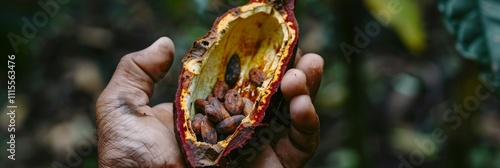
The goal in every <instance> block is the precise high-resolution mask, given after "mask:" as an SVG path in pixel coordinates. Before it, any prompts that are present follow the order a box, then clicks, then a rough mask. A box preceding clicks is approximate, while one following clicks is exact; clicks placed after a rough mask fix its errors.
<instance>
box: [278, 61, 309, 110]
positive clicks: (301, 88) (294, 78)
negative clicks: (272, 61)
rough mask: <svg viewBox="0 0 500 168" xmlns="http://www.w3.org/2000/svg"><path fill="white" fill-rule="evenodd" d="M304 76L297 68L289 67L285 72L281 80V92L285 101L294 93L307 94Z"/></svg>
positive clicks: (288, 100) (307, 89)
mask: <svg viewBox="0 0 500 168" xmlns="http://www.w3.org/2000/svg"><path fill="white" fill-rule="evenodd" d="M306 78H307V77H306V74H304V72H302V71H301V70H299V69H290V70H288V71H287V72H286V73H285V76H283V79H282V80H281V92H282V93H283V97H284V98H285V100H286V101H287V102H290V100H291V99H292V97H293V96H296V95H303V94H304V95H309V88H308V87H307V79H306Z"/></svg>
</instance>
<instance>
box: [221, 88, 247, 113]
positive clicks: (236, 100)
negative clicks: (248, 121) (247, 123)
mask: <svg viewBox="0 0 500 168" xmlns="http://www.w3.org/2000/svg"><path fill="white" fill-rule="evenodd" d="M224 98H225V99H226V101H225V102H224V107H226V110H227V111H228V112H229V114H230V115H238V114H241V112H242V111H243V99H242V98H241V96H240V94H239V93H238V91H236V90H234V89H231V90H229V91H227V93H226V96H225V97H224Z"/></svg>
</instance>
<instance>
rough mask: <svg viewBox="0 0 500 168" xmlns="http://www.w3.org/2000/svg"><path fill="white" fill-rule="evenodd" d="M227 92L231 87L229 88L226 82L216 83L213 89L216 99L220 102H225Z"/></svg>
mask: <svg viewBox="0 0 500 168" xmlns="http://www.w3.org/2000/svg"><path fill="white" fill-rule="evenodd" d="M227 90H229V86H227V84H226V82H223V81H217V82H215V85H214V89H213V94H214V97H216V98H217V99H219V100H220V101H224V95H226V92H227Z"/></svg>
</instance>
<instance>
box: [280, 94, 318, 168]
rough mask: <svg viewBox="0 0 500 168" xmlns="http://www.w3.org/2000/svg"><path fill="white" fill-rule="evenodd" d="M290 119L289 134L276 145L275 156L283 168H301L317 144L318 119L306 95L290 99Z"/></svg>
mask: <svg viewBox="0 0 500 168" xmlns="http://www.w3.org/2000/svg"><path fill="white" fill-rule="evenodd" d="M290 117H291V121H292V125H291V128H290V132H289V134H288V136H285V137H283V138H281V139H280V140H278V142H277V143H276V147H275V150H276V155H278V157H279V158H280V160H281V162H282V163H283V164H284V165H285V166H284V167H303V166H304V165H305V164H306V163H307V161H308V160H309V159H310V158H311V156H312V155H313V154H314V152H315V151H316V148H317V147H318V142H319V118H318V115H317V114H316V110H315V109H314V106H313V104H312V101H311V99H310V97H309V96H308V95H299V96H294V97H293V98H292V99H291V101H290Z"/></svg>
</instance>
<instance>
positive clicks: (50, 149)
mask: <svg viewBox="0 0 500 168" xmlns="http://www.w3.org/2000/svg"><path fill="white" fill-rule="evenodd" d="M67 1H68V2H67V3H64V2H65V1H61V2H58V1H55V0H52V1H50V2H58V3H57V4H58V7H59V8H58V10H57V12H54V13H53V14H54V15H53V16H51V15H50V13H45V14H46V16H48V17H47V21H46V23H43V22H42V21H43V20H41V21H40V22H42V23H39V24H38V25H34V26H35V28H36V31H35V32H30V33H31V34H32V35H33V37H31V38H26V37H24V38H25V39H26V43H22V44H20V45H19V46H18V47H19V50H18V51H17V52H16V51H15V50H14V49H13V47H12V45H11V43H10V42H9V39H8V34H9V33H14V34H17V35H19V36H23V25H25V24H27V23H26V22H23V18H26V19H27V20H28V21H29V22H31V23H32V24H33V16H36V15H40V14H37V13H40V12H46V11H45V10H44V8H43V7H42V6H40V5H39V4H38V3H39V2H47V1H46V0H40V1H31V0H15V1H2V2H1V3H0V4H1V6H0V11H2V15H1V18H2V19H1V28H0V30H1V32H2V34H0V35H1V37H2V39H3V40H2V44H1V45H0V48H1V51H2V57H3V59H2V60H5V62H6V59H7V58H6V55H10V54H15V55H16V60H15V62H16V67H15V70H16V104H17V106H18V109H17V113H16V161H8V160H7V152H6V151H5V150H4V149H6V148H7V144H6V143H5V142H7V141H8V135H9V133H8V132H7V130H6V128H7V126H6V125H7V124H8V116H7V115H5V114H6V113H7V111H6V110H7V109H5V108H4V107H5V106H7V99H6V98H3V99H2V100H4V101H2V102H0V104H3V106H2V109H1V110H2V111H1V112H2V113H1V115H0V125H1V126H2V128H1V129H0V142H1V143H0V149H2V152H0V167H97V155H96V146H95V144H96V143H95V136H94V132H95V121H94V111H95V101H96V99H97V97H98V96H99V94H100V92H101V91H102V89H103V88H104V87H105V86H106V84H107V82H108V81H109V79H110V78H111V75H112V73H113V72H114V69H115V68H116V65H117V62H118V61H119V60H120V58H121V57H122V56H124V55H125V54H127V53H130V52H134V51H137V50H141V49H143V48H145V47H147V46H149V45H150V44H151V43H152V42H154V41H155V40H156V39H158V38H159V37H161V36H167V37H170V38H171V39H172V40H173V41H174V43H175V46H176V56H175V62H174V64H173V66H172V68H171V70H170V71H169V73H168V74H167V76H166V77H165V78H164V79H163V80H162V81H161V82H160V83H159V84H158V85H157V86H156V90H155V93H154V95H153V98H152V105H154V104H158V103H160V102H165V101H172V100H173V98H174V93H175V89H176V88H177V76H178V74H179V70H180V61H181V59H182V57H183V56H184V55H185V53H186V52H187V50H188V49H189V48H190V47H191V44H192V42H193V41H194V40H195V39H196V38H198V37H201V36H202V35H204V34H205V33H206V32H207V31H208V30H209V28H210V27H211V26H212V24H213V21H214V20H215V18H216V17H217V16H219V15H222V14H223V13H224V12H225V11H226V10H228V9H230V8H232V7H235V6H239V5H242V4H244V3H246V1H245V2H244V1H241V0H161V1H152V0H149V1H133V0H110V1H98V0H88V1H76V0H67ZM297 1H298V2H297V3H296V9H295V13H296V17H297V20H298V23H299V26H300V42H299V47H300V48H301V49H302V51H303V53H310V52H314V53H318V54H320V55H321V56H323V58H324V60H325V67H324V75H323V80H322V84H321V88H320V90H319V93H318V96H317V99H316V102H315V107H316V109H317V112H318V115H319V117H320V121H321V142H320V145H319V148H318V150H317V152H316V154H315V155H314V156H313V158H312V159H311V160H310V161H309V163H308V165H307V166H308V167H340V168H350V167H408V168H409V167H473V168H482V167H500V150H499V149H500V143H499V142H500V118H499V109H500V101H499V99H498V98H497V97H495V96H493V95H492V94H491V95H490V94H489V93H488V92H487V90H486V89H485V85H484V83H481V82H480V80H479V77H480V71H481V69H482V67H481V66H480V65H478V64H477V63H476V62H474V61H472V60H469V59H465V58H464V57H463V54H461V53H459V52H458V51H457V50H456V48H455V46H456V44H455V39H456V37H455V36H454V35H453V34H452V33H450V31H448V30H447V29H446V28H445V24H444V23H443V17H442V14H441V13H440V12H439V10H438V4H437V3H438V2H437V1H434V0H420V1H412V0H396V1H404V2H401V5H402V6H403V7H404V8H403V10H401V11H399V12H397V14H395V15H392V17H391V19H390V22H389V23H388V25H387V26H381V25H382V24H383V23H384V22H383V20H377V19H376V18H375V17H374V16H377V13H378V12H381V11H382V12H383V11H384V10H386V11H387V10H388V8H386V7H387V4H388V3H387V2H388V1H389V0H379V1H377V0H365V1H361V0H326V1H320V0H297ZM377 5H378V7H377ZM38 19H40V18H38ZM42 19H43V18H42ZM379 21H380V22H379ZM377 25H378V26H377ZM471 26H474V25H471ZM367 27H368V29H367ZM377 27H378V28H377ZM357 30H361V31H362V33H361V34H360V33H359V31H357ZM377 30H378V31H377ZM367 31H373V32H376V33H373V32H372V33H371V34H370V33H369V32H367ZM363 34H364V35H363ZM360 36H366V37H368V38H367V40H366V39H364V40H360V39H359V37H360ZM356 43H358V45H357V44H356ZM342 44H343V45H344V47H345V46H346V44H347V45H350V46H352V47H356V48H357V50H356V52H354V53H353V54H352V55H347V54H346V53H344V52H343V51H342V47H341V46H342ZM6 70H7V69H6V68H2V69H1V70H0V72H1V74H2V75H1V76H0V78H1V81H2V82H1V83H0V85H1V87H2V89H1V90H0V93H1V95H5V96H3V97H7V90H6V89H3V88H7V85H6V82H3V81H7V77H6V75H4V74H7V72H6ZM477 88H479V91H480V92H479V93H481V94H487V95H488V97H486V98H484V99H479V98H478V97H477V93H478V92H477ZM474 100H477V101H474ZM455 104H456V105H461V106H463V107H462V111H463V112H462V113H459V110H457V109H454V105H455ZM466 107H469V108H466Z"/></svg>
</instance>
